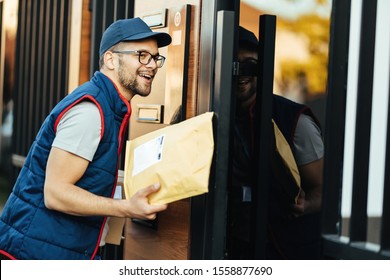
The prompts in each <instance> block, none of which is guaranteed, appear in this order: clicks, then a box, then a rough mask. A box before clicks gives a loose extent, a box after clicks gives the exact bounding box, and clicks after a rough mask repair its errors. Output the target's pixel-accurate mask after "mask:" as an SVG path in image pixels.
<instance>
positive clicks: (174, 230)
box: [123, 0, 200, 260]
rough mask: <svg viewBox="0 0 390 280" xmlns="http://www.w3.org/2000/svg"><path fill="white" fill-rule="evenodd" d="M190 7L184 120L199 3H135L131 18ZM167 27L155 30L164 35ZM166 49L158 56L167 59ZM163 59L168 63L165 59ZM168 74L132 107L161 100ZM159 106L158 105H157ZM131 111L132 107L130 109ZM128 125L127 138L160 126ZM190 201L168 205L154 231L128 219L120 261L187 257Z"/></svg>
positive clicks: (189, 111)
mask: <svg viewBox="0 0 390 280" xmlns="http://www.w3.org/2000/svg"><path fill="white" fill-rule="evenodd" d="M185 4H190V5H191V29H190V40H189V41H190V46H189V66H188V83H187V102H186V118H190V117H193V116H195V113H196V100H197V94H198V92H197V84H198V80H197V79H198V64H199V59H198V48H199V34H200V0H191V1H177V0H174V1H159V0H150V1H135V7H134V16H135V17H141V18H142V16H143V15H144V14H146V13H147V12H153V11H156V10H161V9H169V8H172V7H178V6H179V7H180V6H182V5H185ZM168 28H169V26H167V27H165V28H161V29H156V30H155V31H158V32H167V29H168ZM165 51H166V48H165V49H164V48H161V49H160V53H161V54H162V55H165V56H167V54H166V53H165ZM167 59H170V58H169V56H167ZM166 75H169V72H168V71H167V69H166V68H164V67H163V68H161V69H159V72H158V74H157V76H156V78H157V79H156V80H155V81H154V83H153V88H152V92H151V94H150V96H148V97H147V98H134V99H133V100H132V104H133V105H132V106H135V104H137V103H143V104H149V103H150V104H152V103H157V104H160V103H159V100H160V101H161V100H164V90H161V89H164V88H165V79H166ZM161 102H162V101H161ZM133 108H135V107H133ZM134 117H136V116H132V122H131V125H130V137H131V138H134V137H137V136H140V135H142V134H145V133H147V132H150V131H153V130H156V129H158V128H161V126H163V125H160V126H158V125H151V124H142V123H137V122H135V121H134ZM190 201H191V200H190V199H185V200H181V201H177V202H174V203H171V204H169V206H168V209H167V210H166V211H164V212H162V213H159V214H158V218H157V229H153V228H148V227H146V226H143V225H140V224H136V223H134V222H132V221H131V220H130V219H128V220H127V222H126V226H125V241H124V253H123V258H124V259H156V260H164V259H166V260H185V259H188V258H189V256H190V246H189V244H190V236H189V235H190V222H189V221H190V204H191V203H190Z"/></svg>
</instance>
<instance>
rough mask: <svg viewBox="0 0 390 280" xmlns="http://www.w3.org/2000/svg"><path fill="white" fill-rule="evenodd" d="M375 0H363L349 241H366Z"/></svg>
mask: <svg viewBox="0 0 390 280" xmlns="http://www.w3.org/2000/svg"><path fill="white" fill-rule="evenodd" d="M376 7H377V0H363V9H362V26H361V35H360V36H361V37H360V54H359V78H358V96H357V108H356V111H357V113H356V134H355V150H354V156H355V160H354V169H353V191H352V210H351V223H350V241H351V242H354V241H365V240H366V239H367V195H368V170H369V155H370V131H371V104H372V86H373V71H374V53H375V27H376Z"/></svg>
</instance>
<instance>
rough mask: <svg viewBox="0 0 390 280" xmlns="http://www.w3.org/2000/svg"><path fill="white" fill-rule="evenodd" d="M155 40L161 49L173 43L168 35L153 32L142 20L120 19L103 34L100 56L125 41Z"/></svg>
mask: <svg viewBox="0 0 390 280" xmlns="http://www.w3.org/2000/svg"><path fill="white" fill-rule="evenodd" d="M147 38H155V39H156V40H157V46H158V47H159V48H161V47H165V46H167V45H169V44H170V43H171V41H172V38H171V36H170V35H169V34H168V33H162V32H153V31H152V30H151V29H150V28H149V26H148V25H147V24H146V23H145V22H144V21H143V20H142V19H140V18H131V19H120V20H117V21H115V22H114V23H112V24H111V25H110V26H109V27H108V28H107V29H106V31H104V33H103V37H102V40H101V42H100V50H99V54H100V56H102V55H103V54H104V53H105V52H106V51H107V50H108V49H110V48H111V47H112V46H114V45H116V44H118V43H119V42H123V41H139V40H144V39H147Z"/></svg>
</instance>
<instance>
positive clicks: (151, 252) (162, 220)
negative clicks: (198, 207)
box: [123, 199, 190, 260]
mask: <svg viewBox="0 0 390 280" xmlns="http://www.w3.org/2000/svg"><path fill="white" fill-rule="evenodd" d="M189 205H190V202H189V199H185V200H181V201H177V202H174V203H171V204H170V205H169V208H168V209H167V210H166V211H164V212H161V213H159V214H158V217H157V229H153V228H149V227H147V226H144V225H140V224H136V223H134V222H133V221H131V220H130V219H127V221H126V227H125V235H126V237H125V241H124V253H123V258H124V259H138V260H142V259H153V260H172V259H174V260H185V259H187V258H188V242H189V241H188V232H189Z"/></svg>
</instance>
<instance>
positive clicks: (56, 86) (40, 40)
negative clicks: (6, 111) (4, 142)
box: [12, 0, 72, 181]
mask: <svg viewBox="0 0 390 280" xmlns="http://www.w3.org/2000/svg"><path fill="white" fill-rule="evenodd" d="M71 2H72V1H70V0H63V1H57V0H40V1H38V0H20V1H19V13H18V33H17V49H16V67H15V81H16V83H15V91H14V98H15V100H14V104H15V106H14V108H15V110H14V128H13V129H14V130H13V131H14V132H13V141H12V143H13V147H12V153H13V155H12V161H13V165H14V172H13V176H14V178H13V181H14V180H15V178H16V176H17V175H18V174H19V171H20V167H21V165H22V163H23V160H24V157H25V156H26V155H27V153H28V150H29V148H30V146H31V143H32V142H33V141H34V138H35V135H36V134H37V132H38V130H39V127H40V125H41V123H42V122H43V120H44V119H45V117H46V116H47V114H48V113H49V112H50V110H51V109H52V108H53V107H54V105H55V104H56V103H57V102H58V101H59V100H60V99H62V98H63V97H64V96H65V95H66V94H67V93H68V88H67V86H68V62H69V33H70V10H71Z"/></svg>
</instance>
